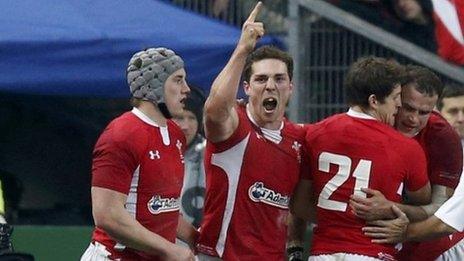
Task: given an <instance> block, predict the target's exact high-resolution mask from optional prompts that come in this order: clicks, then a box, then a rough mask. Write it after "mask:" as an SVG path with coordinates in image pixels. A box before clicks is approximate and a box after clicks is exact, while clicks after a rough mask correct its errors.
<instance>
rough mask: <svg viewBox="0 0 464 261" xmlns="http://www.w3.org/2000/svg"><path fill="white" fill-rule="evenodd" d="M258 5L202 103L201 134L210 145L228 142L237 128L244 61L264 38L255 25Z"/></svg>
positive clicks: (261, 31)
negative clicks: (237, 99)
mask: <svg viewBox="0 0 464 261" xmlns="http://www.w3.org/2000/svg"><path fill="white" fill-rule="evenodd" d="M261 5H262V3H261V2H258V3H257V4H256V6H255V8H254V9H253V11H252V12H251V13H250V16H249V17H248V19H247V20H246V21H245V23H244V24H243V28H242V34H241V36H240V40H239V41H238V44H237V47H236V48H235V50H234V52H233V54H232V56H231V57H230V59H229V61H228V63H227V64H226V66H225V67H224V69H222V71H221V72H220V73H219V75H218V76H217V77H216V79H215V80H214V82H213V85H212V86H211V91H210V94H209V96H208V99H207V100H206V102H205V108H204V115H205V117H204V118H205V134H206V137H207V138H208V139H209V140H210V141H212V142H220V141H224V140H226V139H228V138H229V137H230V136H231V135H232V133H233V132H234V131H235V130H236V129H237V126H238V115H237V111H236V110H235V103H236V101H235V99H236V97H237V92H238V88H239V85H240V77H241V74H242V71H243V68H244V66H245V62H246V58H247V56H248V54H249V53H251V52H252V51H253V49H254V48H255V45H256V42H257V41H258V39H259V38H261V37H262V36H263V35H264V27H263V24H262V23H260V22H255V20H256V17H257V15H258V13H259V10H260V9H261Z"/></svg>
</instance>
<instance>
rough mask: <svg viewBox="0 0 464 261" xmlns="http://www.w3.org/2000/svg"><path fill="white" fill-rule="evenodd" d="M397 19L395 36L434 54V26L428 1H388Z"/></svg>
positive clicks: (435, 45)
mask: <svg viewBox="0 0 464 261" xmlns="http://www.w3.org/2000/svg"><path fill="white" fill-rule="evenodd" d="M390 4H391V7H392V9H393V11H394V14H395V15H396V16H397V18H398V19H399V21H400V23H399V24H398V28H397V32H396V33H397V34H398V35H399V36H401V37H403V38H404V39H405V40H408V41H410V42H412V43H414V44H416V45H418V46H420V47H422V48H424V49H426V50H428V51H430V52H433V53H436V51H437V44H436V40H435V24H434V21H433V17H432V13H433V8H432V2H431V1H430V0H390Z"/></svg>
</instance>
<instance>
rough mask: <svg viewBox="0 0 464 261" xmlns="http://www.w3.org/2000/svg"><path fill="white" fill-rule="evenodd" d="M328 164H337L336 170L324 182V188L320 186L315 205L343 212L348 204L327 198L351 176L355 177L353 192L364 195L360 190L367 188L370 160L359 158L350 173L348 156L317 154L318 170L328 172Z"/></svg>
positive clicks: (326, 153)
mask: <svg viewBox="0 0 464 261" xmlns="http://www.w3.org/2000/svg"><path fill="white" fill-rule="evenodd" d="M330 164H334V165H337V166H338V172H337V173H336V174H335V176H333V177H332V178H331V179H330V180H329V181H328V182H327V184H325V186H324V188H322V191H321V193H320V194H319V199H318V201H317V206H318V207H321V208H324V209H328V210H335V211H343V212H344V211H346V209H347V207H348V204H347V203H346V202H342V201H337V200H331V199H329V198H330V196H331V195H332V194H333V193H334V192H335V191H336V190H337V189H338V188H339V187H341V186H343V185H344V183H345V182H346V181H347V180H348V179H349V178H350V177H351V176H352V177H354V179H355V183H354V191H353V193H354V194H355V195H359V196H364V197H366V194H365V193H364V192H362V191H361V188H367V186H368V185H369V176H370V174H371V165H372V161H370V160H364V159H361V160H360V161H359V163H358V165H357V166H356V168H355V169H354V171H353V173H351V159H350V158H349V157H348V156H345V155H339V154H335V153H330V152H322V153H321V154H320V155H319V162H318V166H319V171H322V172H326V173H330V172H329V171H330Z"/></svg>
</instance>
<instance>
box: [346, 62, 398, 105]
mask: <svg viewBox="0 0 464 261" xmlns="http://www.w3.org/2000/svg"><path fill="white" fill-rule="evenodd" d="M403 81H404V67H403V66H402V65H401V64H399V63H398V62H396V61H395V60H389V59H385V58H381V57H374V56H368V57H361V58H359V59H358V60H357V61H356V62H354V63H353V64H352V65H351V66H350V68H349V69H348V73H347V74H346V77H345V88H346V98H347V102H348V104H349V105H350V106H354V105H358V106H361V107H363V108H367V107H369V101H368V99H369V96H370V95H372V94H374V95H375V96H376V98H377V99H378V100H379V101H380V102H382V103H383V102H384V101H385V97H387V96H388V95H390V93H391V92H392V91H393V89H394V88H395V86H396V85H398V84H402V83H403Z"/></svg>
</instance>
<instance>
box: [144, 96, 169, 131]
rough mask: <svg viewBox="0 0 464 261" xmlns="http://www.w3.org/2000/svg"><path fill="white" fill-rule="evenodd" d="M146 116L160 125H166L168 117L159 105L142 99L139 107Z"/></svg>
mask: <svg viewBox="0 0 464 261" xmlns="http://www.w3.org/2000/svg"><path fill="white" fill-rule="evenodd" d="M137 109H139V110H140V111H141V112H142V113H143V114H145V116H147V117H148V118H149V119H150V120H152V121H154V122H155V123H156V124H157V125H158V126H166V121H167V120H166V118H165V117H164V115H163V113H161V111H160V109H159V108H158V106H156V105H155V104H153V103H152V102H149V101H142V102H141V103H140V105H139V106H138V107H137Z"/></svg>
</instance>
